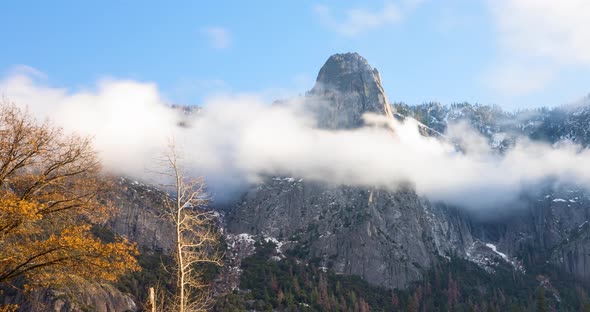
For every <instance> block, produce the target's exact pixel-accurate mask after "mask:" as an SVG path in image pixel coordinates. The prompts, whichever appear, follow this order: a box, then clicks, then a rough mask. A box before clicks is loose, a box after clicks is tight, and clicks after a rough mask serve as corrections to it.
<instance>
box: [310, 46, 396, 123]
mask: <svg viewBox="0 0 590 312" xmlns="http://www.w3.org/2000/svg"><path fill="white" fill-rule="evenodd" d="M309 95H310V96H312V97H315V98H316V100H318V101H317V102H319V104H318V106H317V107H315V109H316V110H317V114H318V119H319V127H321V128H328V129H349V128H357V127H360V126H362V125H363V120H362V115H363V114H364V113H376V114H384V115H387V116H390V117H392V116H393V114H392V111H391V106H390V105H389V103H388V101H387V97H386V96H385V92H384V91H383V86H382V85H381V77H380V76H379V72H378V71H377V69H373V68H372V67H371V65H369V63H368V62H367V60H365V59H364V58H363V57H362V56H360V55H358V54H357V53H346V54H335V55H332V56H331V57H330V58H329V59H328V61H326V64H324V66H323V67H322V69H321V70H320V73H319V74H318V78H317V80H316V84H315V86H314V87H313V89H312V90H311V91H310V92H309Z"/></svg>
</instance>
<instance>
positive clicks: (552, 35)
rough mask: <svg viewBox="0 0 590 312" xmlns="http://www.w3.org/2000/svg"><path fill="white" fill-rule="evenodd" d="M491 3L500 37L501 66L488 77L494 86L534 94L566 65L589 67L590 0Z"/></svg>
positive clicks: (506, 91)
mask: <svg viewBox="0 0 590 312" xmlns="http://www.w3.org/2000/svg"><path fill="white" fill-rule="evenodd" d="M488 6H489V8H490V11H491V13H492V17H493V21H494V24H495V28H496V33H497V35H498V38H497V40H498V60H497V64H494V65H493V66H494V69H493V70H491V71H488V73H487V74H488V77H487V78H486V81H487V82H489V83H488V86H489V87H491V88H492V89H495V90H496V91H500V92H502V93H503V94H504V95H514V94H518V95H521V94H525V93H532V92H535V91H538V90H541V89H543V88H544V87H546V86H547V84H548V83H549V82H551V81H552V80H555V78H556V76H557V75H558V73H559V71H560V69H562V68H565V67H568V66H583V67H587V66H588V67H590V27H588V21H590V1H587V0H563V1H554V0H489V1H488ZM498 64H500V65H498ZM502 64H513V65H512V66H506V65H502ZM496 67H500V69H496Z"/></svg>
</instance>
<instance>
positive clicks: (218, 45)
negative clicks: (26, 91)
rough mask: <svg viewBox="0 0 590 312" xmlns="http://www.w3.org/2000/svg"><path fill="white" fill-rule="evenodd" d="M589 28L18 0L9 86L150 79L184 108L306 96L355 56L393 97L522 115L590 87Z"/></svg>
mask: <svg viewBox="0 0 590 312" xmlns="http://www.w3.org/2000/svg"><path fill="white" fill-rule="evenodd" d="M589 26H590V2H589V1H587V0H562V1H553V0H489V1H488V0H481V1H473V0H449V1H434V0H386V1H383V0H379V1H363V2H355V1H336V0H325V1H290V2H286V1H281V2H277V1H272V2H271V1H268V2H262V1H260V2H244V1H214V2H213V1H205V2H203V1H176V2H174V3H173V4H171V3H164V2H161V1H124V2H122V1H100V2H88V1H60V0H56V1H12V2H8V3H5V4H3V5H2V10H0V35H2V38H3V48H2V49H0V77H8V76H10V75H13V74H14V73H15V72H18V73H19V74H25V75H27V76H29V77H32V78H33V79H35V80H37V81H41V82H42V83H44V84H46V85H47V86H51V87H57V88H61V89H63V90H69V91H64V92H75V91H76V92H78V91H81V90H82V91H83V90H87V89H92V88H96V85H97V81H102V80H104V79H109V78H117V79H129V80H134V81H141V82H149V83H153V84H154V85H155V86H156V87H157V88H158V90H159V92H160V93H161V94H162V95H163V96H164V97H165V100H166V101H168V102H171V103H180V104H197V105H199V104H202V103H203V102H204V101H205V99H207V98H208V97H211V96H214V95H219V94H253V95H258V96H261V97H263V98H265V99H267V100H268V101H270V100H272V99H274V98H281V97H288V96H291V95H297V94H303V93H305V91H306V90H308V89H310V88H311V87H312V85H313V81H314V80H315V76H316V74H317V71H318V70H319V68H320V67H321V65H322V64H323V63H324V62H325V60H326V59H327V58H328V57H329V56H330V55H331V54H334V53H339V52H349V51H355V52H359V53H360V54H361V55H363V56H364V57H365V58H367V60H368V61H369V63H371V64H372V65H373V66H375V67H377V68H378V69H379V71H380V72H381V76H382V79H383V83H384V87H385V91H386V92H387V94H388V96H389V99H390V100H391V101H396V102H397V101H403V102H406V103H408V104H419V103H422V102H425V101H439V102H441V103H443V104H449V103H452V102H462V101H468V102H478V103H482V104H498V105H500V106H502V107H504V108H507V109H510V110H515V109H522V108H528V107H538V106H555V105H560V104H565V103H568V102H572V101H575V100H577V99H578V98H580V97H583V96H585V95H587V94H588V93H589V92H590V85H589V84H588V81H590V79H589V77H590V27H589ZM1 92H2V90H0V93H1Z"/></svg>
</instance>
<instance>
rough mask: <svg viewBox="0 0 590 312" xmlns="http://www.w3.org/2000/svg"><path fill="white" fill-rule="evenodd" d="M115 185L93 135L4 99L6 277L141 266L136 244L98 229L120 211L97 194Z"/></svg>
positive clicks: (1, 211)
mask: <svg viewBox="0 0 590 312" xmlns="http://www.w3.org/2000/svg"><path fill="white" fill-rule="evenodd" d="M109 185H110V184H109V183H108V182H107V179H106V178H104V177H103V176H102V175H101V168H100V165H99V162H98V160H97V155H96V152H95V151H94V150H93V148H92V145H91V141H90V140H89V139H87V138H82V137H78V136H72V135H66V134H64V133H63V131H62V130H61V129H60V128H57V127H54V126H52V125H51V124H49V123H48V122H45V123H39V122H38V121H36V120H35V119H34V118H32V117H31V116H30V115H29V114H28V113H27V112H26V111H23V110H21V109H19V108H18V107H16V106H15V105H14V104H11V103H9V102H8V101H6V100H3V101H0V284H7V283H8V284H13V282H14V281H15V280H16V279H17V278H20V277H22V278H24V279H25V280H26V283H27V285H28V286H36V285H42V286H48V285H49V284H52V283H54V284H59V283H62V282H65V281H67V280H69V277H70V276H72V275H77V276H81V277H84V278H87V279H100V280H116V279H117V278H118V277H119V276H121V275H122V274H124V273H125V272H126V271H128V270H137V269H138V265H137V263H136V260H135V258H134V256H135V255H136V253H137V251H136V248H135V246H134V245H132V244H130V243H128V242H127V241H126V240H125V239H122V238H117V239H116V240H115V241H112V242H108V243H107V242H103V241H101V240H100V239H98V238H97V237H95V236H94V235H93V234H92V231H91V225H92V224H93V223H96V222H104V221H106V219H107V218H108V217H109V216H110V215H111V213H113V209H112V207H110V206H109V205H108V204H106V203H105V202H103V201H101V200H99V198H98V196H99V195H101V194H103V193H104V192H106V191H107V190H108V189H109ZM22 278H21V279H20V280H22Z"/></svg>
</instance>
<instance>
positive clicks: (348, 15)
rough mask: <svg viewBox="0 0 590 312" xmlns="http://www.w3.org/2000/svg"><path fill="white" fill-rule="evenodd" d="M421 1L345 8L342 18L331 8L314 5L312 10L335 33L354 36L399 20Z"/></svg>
mask: <svg viewBox="0 0 590 312" xmlns="http://www.w3.org/2000/svg"><path fill="white" fill-rule="evenodd" d="M421 2H422V1H418V0H406V1H401V2H398V3H394V2H392V1H385V2H384V4H383V6H382V7H380V8H379V9H375V10H370V9H367V8H362V7H356V8H350V9H348V10H346V12H345V13H344V16H343V17H342V18H339V17H337V16H336V15H335V14H334V12H333V10H332V8H331V7H329V6H326V5H316V6H314V8H313V10H314V12H315V14H316V15H317V17H318V18H319V19H320V22H322V23H323V24H324V25H325V26H326V27H328V28H329V29H330V30H332V31H335V32H336V33H338V34H340V35H343V36H347V37H354V36H357V35H360V34H363V33H365V32H368V31H371V30H374V29H377V28H380V27H383V26H387V25H392V24H396V23H398V22H400V21H401V20H402V19H403V17H404V15H405V14H407V13H409V11H410V10H411V9H413V8H414V7H415V6H417V5H418V4H419V3H421Z"/></svg>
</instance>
